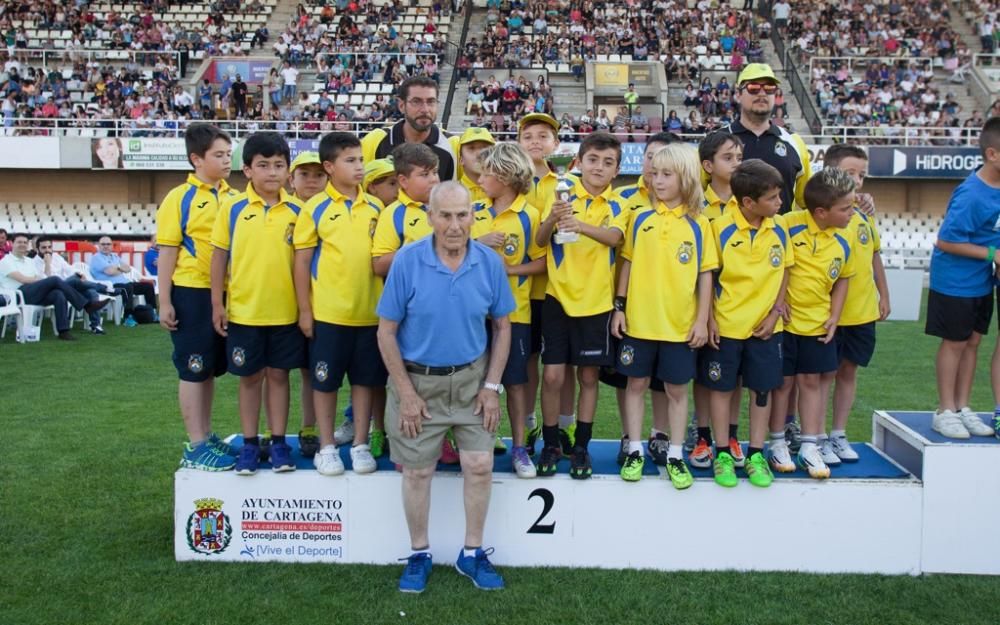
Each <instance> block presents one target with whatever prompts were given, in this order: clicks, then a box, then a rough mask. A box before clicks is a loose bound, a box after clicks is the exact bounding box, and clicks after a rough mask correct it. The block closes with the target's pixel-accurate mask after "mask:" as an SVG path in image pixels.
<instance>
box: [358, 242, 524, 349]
mask: <svg viewBox="0 0 1000 625" xmlns="http://www.w3.org/2000/svg"><path fill="white" fill-rule="evenodd" d="M513 311H514V295H513V294H512V293H511V291H510V284H509V282H508V281H507V272H506V271H505V270H504V267H503V261H502V260H501V259H500V256H499V255H498V254H497V253H496V252H494V251H493V250H491V249H490V248H488V247H486V246H485V245H483V244H481V243H478V242H476V241H470V242H469V249H468V252H467V253H466V255H465V260H464V261H462V264H461V266H459V268H458V270H457V271H454V272H453V271H452V270H451V269H449V268H448V267H447V266H445V264H444V263H442V262H441V259H439V258H438V255H437V254H436V253H435V252H434V236H433V235H430V236H427V237H424V238H423V239H420V240H419V241H415V242H414V243H411V244H410V245H404V246H403V247H402V248H401V249H400V250H399V251H398V252H397V253H396V257H395V258H394V259H393V261H392V268H391V269H390V270H389V276H388V278H386V281H385V289H384V290H383V291H382V298H381V299H380V300H379V303H378V308H377V309H376V312H377V313H378V316H379V317H382V318H384V319H388V320H390V321H395V322H397V323H399V330H398V331H397V333H396V339H397V341H398V342H399V350H400V352H401V353H402V355H403V360H408V361H410V362H417V363H420V364H422V365H428V366H431V367H448V366H451V365H461V364H465V363H467V362H472V361H473V360H475V359H477V358H479V357H480V356H481V355H482V354H483V352H485V351H486V318H487V316H490V317H493V318H498V317H504V316H506V315H509V314H510V313H512V312H513Z"/></svg>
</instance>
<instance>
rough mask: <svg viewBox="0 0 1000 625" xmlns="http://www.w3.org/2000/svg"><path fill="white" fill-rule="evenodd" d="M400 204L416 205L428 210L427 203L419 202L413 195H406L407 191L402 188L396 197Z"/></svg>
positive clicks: (425, 210)
mask: <svg viewBox="0 0 1000 625" xmlns="http://www.w3.org/2000/svg"><path fill="white" fill-rule="evenodd" d="M396 199H397V200H398V201H399V203H400V204H402V205H403V206H416V207H417V208H419V209H421V210H423V211H424V212H427V205H426V204H424V203H423V202H418V201H416V200H415V199H413V198H412V197H410V196H408V195H406V192H405V191H403V190H402V189H400V190H399V197H397V198H396Z"/></svg>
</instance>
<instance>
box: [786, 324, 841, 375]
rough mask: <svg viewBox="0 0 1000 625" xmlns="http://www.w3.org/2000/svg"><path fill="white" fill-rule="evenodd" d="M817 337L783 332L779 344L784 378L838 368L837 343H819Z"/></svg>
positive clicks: (825, 371) (827, 371) (826, 371)
mask: <svg viewBox="0 0 1000 625" xmlns="http://www.w3.org/2000/svg"><path fill="white" fill-rule="evenodd" d="M820 338H821V337H819V336H801V335H798V334H792V333H791V332H785V333H784V338H783V339H782V343H781V351H782V352H783V353H784V373H785V376H786V377H788V376H793V375H796V374H799V373H829V372H831V371H836V370H837V367H839V366H840V363H839V361H838V360H837V342H836V341H830V342H829V343H825V344H824V343H820V342H819V339H820Z"/></svg>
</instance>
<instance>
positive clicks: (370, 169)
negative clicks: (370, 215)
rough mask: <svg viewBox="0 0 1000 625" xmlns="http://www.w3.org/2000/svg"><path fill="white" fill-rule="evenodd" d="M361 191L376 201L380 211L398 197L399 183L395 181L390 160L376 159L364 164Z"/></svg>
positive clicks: (394, 173)
mask: <svg viewBox="0 0 1000 625" xmlns="http://www.w3.org/2000/svg"><path fill="white" fill-rule="evenodd" d="M361 187H362V189H364V192H365V193H367V194H368V196H369V197H370V198H371V199H374V200H377V202H376V203H377V204H378V208H379V210H380V211H381V210H382V209H383V208H385V207H386V206H388V205H390V204H392V203H393V202H395V201H396V198H398V197H399V181H398V180H396V170H395V169H394V168H393V166H392V159H391V158H377V159H375V160H374V161H371V162H368V163H365V179H364V181H363V182H362V183H361Z"/></svg>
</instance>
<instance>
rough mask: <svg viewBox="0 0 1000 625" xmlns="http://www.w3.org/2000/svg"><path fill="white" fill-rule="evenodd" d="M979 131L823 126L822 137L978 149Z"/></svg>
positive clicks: (840, 140) (845, 140)
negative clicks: (976, 147)
mask: <svg viewBox="0 0 1000 625" xmlns="http://www.w3.org/2000/svg"><path fill="white" fill-rule="evenodd" d="M979 132H980V129H979V128H954V127H944V128H941V127H938V126H823V128H822V133H821V134H822V136H824V137H829V138H832V139H834V140H835V141H839V142H848V141H850V142H854V143H864V144H870V145H898V146H929V145H930V146H970V147H975V146H977V145H979Z"/></svg>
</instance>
